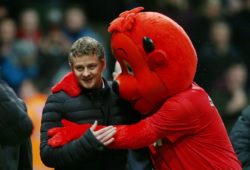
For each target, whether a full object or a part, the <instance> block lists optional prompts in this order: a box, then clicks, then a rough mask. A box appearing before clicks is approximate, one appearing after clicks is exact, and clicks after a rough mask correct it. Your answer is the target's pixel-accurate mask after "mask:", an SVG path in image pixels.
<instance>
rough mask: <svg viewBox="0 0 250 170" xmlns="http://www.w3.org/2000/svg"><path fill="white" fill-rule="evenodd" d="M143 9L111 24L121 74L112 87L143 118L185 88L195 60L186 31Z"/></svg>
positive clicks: (159, 15)
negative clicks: (143, 115) (129, 102)
mask: <svg viewBox="0 0 250 170" xmlns="http://www.w3.org/2000/svg"><path fill="white" fill-rule="evenodd" d="M142 10H143V7H137V8H134V9H132V10H130V11H125V12H123V13H121V14H120V15H119V17H118V18H116V19H115V20H114V21H112V22H111V24H110V26H109V29H108V31H109V32H110V33H111V49H112V52H113V54H114V56H115V58H116V59H117V60H118V62H119V63H120V65H121V68H122V73H121V74H120V75H119V76H118V77H117V80H116V81H117V83H115V84H114V87H115V89H116V90H117V91H118V92H119V95H120V96H121V97H122V98H124V99H126V100H129V101H131V103H132V104H133V107H134V108H135V109H136V110H138V111H139V112H140V113H142V114H150V113H152V112H154V111H155V110H157V109H158V108H159V107H160V106H161V105H162V103H163V102H164V101H165V100H166V99H167V98H168V97H171V96H173V95H175V94H177V93H179V92H181V91H183V90H185V89H187V88H189V87H190V86H191V84H192V81H193V79H194V75H195V71H196V65H197V57H196V52H195V49H194V47H193V45H192V42H191V41H190V39H189V37H188V36H187V34H186V33H185V31H184V30H183V29H182V28H181V27H180V26H179V25H178V24H177V23H176V22H174V21H173V20H172V19H170V18H168V17H167V16H164V15H162V14H160V13H157V12H141V11H142Z"/></svg>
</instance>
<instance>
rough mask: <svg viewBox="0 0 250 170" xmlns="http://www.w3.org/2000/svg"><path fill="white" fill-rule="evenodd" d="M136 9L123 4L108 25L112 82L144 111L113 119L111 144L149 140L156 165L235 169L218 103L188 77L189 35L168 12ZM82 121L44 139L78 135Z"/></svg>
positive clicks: (191, 68)
mask: <svg viewBox="0 0 250 170" xmlns="http://www.w3.org/2000/svg"><path fill="white" fill-rule="evenodd" d="M142 10H143V8H142V7H138V8H135V9H132V10H130V11H125V12H123V13H122V14H120V16H119V17H118V18H117V19H115V20H114V21H113V22H112V23H111V25H110V27H109V32H110V33H111V34H112V39H111V46H112V51H113V53H114V56H115V57H116V58H117V60H118V61H119V63H120V64H121V67H122V73H121V74H120V75H119V76H118V78H117V84H115V85H114V86H115V88H116V90H117V91H119V95H120V96H121V97H122V98H124V99H126V100H128V101H131V104H132V105H133V107H134V108H135V109H136V110H138V111H139V112H140V113H141V114H143V115H145V116H146V118H145V119H143V120H141V121H140V122H138V123H136V124H133V125H119V126H116V127H117V133H116V135H115V141H114V142H113V143H112V144H111V145H109V147H112V148H132V149H133V148H141V147H145V146H149V147H150V149H151V155H152V158H153V162H154V167H155V169H156V170H167V169H174V170H179V169H187V170H195V169H196V170H200V169H232V170H239V169H241V166H240V163H239V161H238V159H237V157H236V155H235V153H234V150H233V148H232V145H231V143H230V140H229V138H228V135H227V132H226V130H225V127H224V125H223V122H222V120H221V118H220V116H219V113H218V112H217V109H216V108H215V106H214V105H213V103H212V101H211V99H210V98H209V96H208V94H207V93H206V92H205V91H204V90H203V89H202V88H201V87H199V86H198V85H197V84H195V83H193V79H194V75H195V71H196V65H197V57H196V52H195V49H194V47H193V45H192V43H191V41H190V39H189V37H188V36H187V34H186V33H185V31H184V30H183V29H182V28H181V27H180V26H179V25H178V24H177V23H176V22H174V21H173V20H171V19H170V18H168V17H166V16H164V15H162V14H159V13H156V12H141V11H142ZM69 76H70V75H69ZM67 78H69V77H66V78H65V79H67ZM60 90H64V88H63V86H61V85H60V84H59V85H57V86H56V87H54V89H53V92H57V91H60ZM86 127H87V126H85V125H78V124H70V125H65V127H62V128H59V129H58V128H57V129H53V130H51V131H49V133H50V134H49V135H50V136H51V137H52V138H51V139H50V140H49V144H50V145H51V146H52V147H58V146H61V145H63V144H65V143H67V142H69V141H71V140H74V139H75V138H78V137H79V136H81V135H82V134H83V133H84V132H85V130H86ZM72 132H74V134H72ZM156 141H157V142H156ZM155 142H156V143H157V144H156V145H154V146H153V145H152V144H153V143H155Z"/></svg>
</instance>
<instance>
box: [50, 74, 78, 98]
mask: <svg viewBox="0 0 250 170" xmlns="http://www.w3.org/2000/svg"><path fill="white" fill-rule="evenodd" d="M51 91H52V93H57V92H59V91H64V92H65V93H67V94H68V95H69V96H71V97H76V96H78V95H79V94H80V93H81V87H80V86H79V84H78V82H77V79H76V77H75V75H74V74H73V72H69V73H68V74H66V75H65V76H64V77H63V78H62V80H61V81H60V82H59V83H57V84H56V85H54V86H53V87H52V89H51Z"/></svg>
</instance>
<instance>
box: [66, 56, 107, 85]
mask: <svg viewBox="0 0 250 170" xmlns="http://www.w3.org/2000/svg"><path fill="white" fill-rule="evenodd" d="M70 65H71V68H72V71H73V73H74V74H75V76H76V78H77V80H78V82H79V84H80V85H81V86H82V87H83V88H85V89H97V88H101V87H102V72H103V70H104V68H105V62H104V59H100V58H98V57H97V56H96V55H95V54H94V55H86V56H80V57H75V58H73V59H72V63H71V64H70Z"/></svg>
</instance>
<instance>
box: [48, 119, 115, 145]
mask: <svg viewBox="0 0 250 170" xmlns="http://www.w3.org/2000/svg"><path fill="white" fill-rule="evenodd" d="M61 122H62V125H63V126H62V127H56V128H52V129H50V130H49V131H48V137H49V140H48V145H49V146H51V147H52V148H56V147H61V146H63V145H65V144H67V143H69V142H71V141H73V140H76V139H78V138H80V137H81V136H82V135H84V134H85V132H86V131H87V130H90V131H91V133H92V134H93V135H94V136H95V138H96V139H97V140H98V141H99V142H100V143H102V144H103V145H104V146H108V145H109V144H111V143H112V142H113V141H114V135H115V134H116V127H114V126H102V125H98V123H97V121H95V122H94V124H93V125H92V124H77V123H74V122H71V121H68V120H66V119H63V120H62V121H61Z"/></svg>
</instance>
